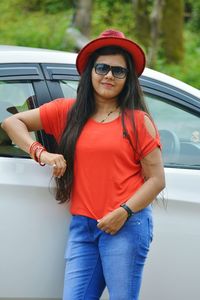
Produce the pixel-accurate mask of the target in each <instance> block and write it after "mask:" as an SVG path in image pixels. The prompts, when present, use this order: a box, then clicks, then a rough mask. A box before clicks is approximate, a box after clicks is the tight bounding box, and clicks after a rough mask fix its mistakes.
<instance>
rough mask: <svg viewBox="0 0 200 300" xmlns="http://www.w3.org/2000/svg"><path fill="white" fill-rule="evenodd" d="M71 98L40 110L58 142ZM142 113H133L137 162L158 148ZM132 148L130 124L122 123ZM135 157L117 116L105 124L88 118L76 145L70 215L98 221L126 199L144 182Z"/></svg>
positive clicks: (157, 142)
mask: <svg viewBox="0 0 200 300" xmlns="http://www.w3.org/2000/svg"><path fill="white" fill-rule="evenodd" d="M74 101H75V100H73V99H57V100H54V101H52V102H50V103H47V104H44V105H42V106H41V107H40V116H41V121H42V124H43V129H44V131H45V132H46V133H48V134H52V135H53V136H54V137H55V139H56V140H57V142H59V140H60V138H61V135H62V132H63V130H64V127H65V124H66V114H67V111H68V110H69V109H70V107H71V105H73V103H74ZM145 114H146V113H145V112H143V111H140V110H135V111H134V120H135V125H136V129H137V132H138V145H139V152H140V159H141V158H143V157H145V156H146V155H147V154H148V153H150V152H151V151H152V150H153V149H155V148H156V147H160V139H159V135H158V131H157V129H156V132H157V136H156V138H153V137H152V136H151V135H150V134H149V132H148V131H147V129H146V126H145V123H144V116H145ZM126 127H127V130H128V132H129V134H130V137H131V140H132V143H133V145H136V144H135V138H134V134H133V129H132V125H131V122H126ZM140 159H139V156H138V154H136V153H134V151H133V148H132V147H131V145H130V142H129V141H128V139H127V138H124V137H123V134H122V124H121V117H118V118H116V119H115V120H113V121H111V122H108V123H99V122H96V121H95V120H93V119H92V118H90V119H89V120H88V121H87V123H86V124H85V126H84V128H83V130H82V132H81V134H80V136H79V138H78V140H77V144H76V149H75V161H74V181H73V188H72V195H71V201H70V203H71V205H70V211H71V214H78V215H83V216H87V217H90V218H93V219H96V220H97V219H100V218H102V217H103V216H104V215H106V214H107V213H108V212H111V211H112V210H114V209H116V208H118V207H119V206H120V204H122V203H123V202H125V201H126V200H128V199H129V198H130V197H131V196H132V195H133V194H134V193H135V192H136V190H137V189H139V188H140V186H141V185H142V184H143V183H144V178H143V176H142V169H141V164H140Z"/></svg>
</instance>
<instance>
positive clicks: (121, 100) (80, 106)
mask: <svg viewBox="0 0 200 300" xmlns="http://www.w3.org/2000/svg"><path fill="white" fill-rule="evenodd" d="M113 54H114V55H115V54H120V55H122V56H123V57H124V59H125V61H126V64H127V69H128V73H127V77H126V81H125V85H124V87H123V90H122V91H121V93H120V94H119V95H118V99H117V102H118V103H117V104H118V106H119V108H120V111H121V120H122V134H123V136H124V137H126V138H128V139H129V141H130V143H131V140H130V137H129V133H128V131H127V129H126V124H125V115H126V112H127V111H132V110H133V109H139V110H143V111H145V112H148V110H147V107H146V104H145V101H144V97H143V93H142V90H141V87H140V84H139V81H138V77H137V75H136V72H135V67H134V62H133V60H132V58H131V55H130V54H129V53H128V52H127V51H125V50H124V49H122V48H121V47H117V46H109V47H103V48H100V49H98V50H97V51H95V52H94V53H93V54H92V55H91V56H90V59H89V60H88V63H87V66H86V68H85V70H84V72H83V74H82V76H81V79H80V82H79V85H78V89H77V99H76V101H75V103H74V105H73V106H72V107H71V109H70V110H69V112H68V114H67V122H66V123H67V124H66V127H65V129H64V131H63V134H62V137H61V140H60V143H59V145H58V152H59V153H61V154H63V156H64V157H65V159H66V162H67V169H66V172H65V174H64V175H63V176H62V177H61V178H56V184H57V190H56V199H57V200H58V201H59V202H60V203H64V202H65V201H69V199H70V195H71V190H72V184H73V176H74V173H73V169H74V154H75V147H76V142H77V139H78V137H79V135H80V133H81V131H82V129H83V127H84V125H85V123H86V122H87V120H88V119H89V118H90V117H91V116H92V115H93V114H94V113H95V110H96V104H95V101H94V93H93V86H92V79H91V73H92V69H93V67H94V64H95V61H96V60H97V58H98V57H99V56H100V55H113ZM130 118H131V122H132V124H133V128H134V129H135V123H134V118H133V114H131V117H130Z"/></svg>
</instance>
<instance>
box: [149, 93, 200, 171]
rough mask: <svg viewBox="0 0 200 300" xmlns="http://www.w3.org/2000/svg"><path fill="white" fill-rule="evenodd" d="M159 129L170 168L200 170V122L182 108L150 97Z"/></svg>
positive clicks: (150, 104)
mask: <svg viewBox="0 0 200 300" xmlns="http://www.w3.org/2000/svg"><path fill="white" fill-rule="evenodd" d="M146 102H147V104H148V107H149V110H150V113H151V114H152V116H153V119H154V121H155V123H156V124H157V126H158V129H159V132H160V136H161V142H162V145H163V159H164V163H165V165H166V166H169V167H170V166H176V167H183V168H184V167H186V168H200V118H199V117H198V116H196V115H194V114H193V113H192V112H190V111H186V110H185V109H184V108H183V107H181V106H174V105H172V104H171V103H169V102H167V101H164V100H163V99H162V98H159V97H156V96H152V95H146Z"/></svg>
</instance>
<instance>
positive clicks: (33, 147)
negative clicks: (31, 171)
mask: <svg viewBox="0 0 200 300" xmlns="http://www.w3.org/2000/svg"><path fill="white" fill-rule="evenodd" d="M43 151H46V149H45V148H44V147H43V146H42V145H41V144H40V143H39V142H37V141H36V142H33V143H32V144H31V146H30V149H29V153H30V156H31V157H32V158H33V159H34V160H35V161H36V162H38V163H39V164H40V165H41V166H44V165H45V164H44V163H42V162H41V160H40V156H41V154H42V152H43ZM37 152H39V154H38V155H37Z"/></svg>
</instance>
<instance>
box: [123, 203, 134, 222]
mask: <svg viewBox="0 0 200 300" xmlns="http://www.w3.org/2000/svg"><path fill="white" fill-rule="evenodd" d="M120 207H123V209H125V210H126V212H127V214H128V219H129V218H130V217H131V216H133V215H134V212H133V211H132V210H131V209H130V207H129V206H128V205H126V203H122V204H121V205H120Z"/></svg>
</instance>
